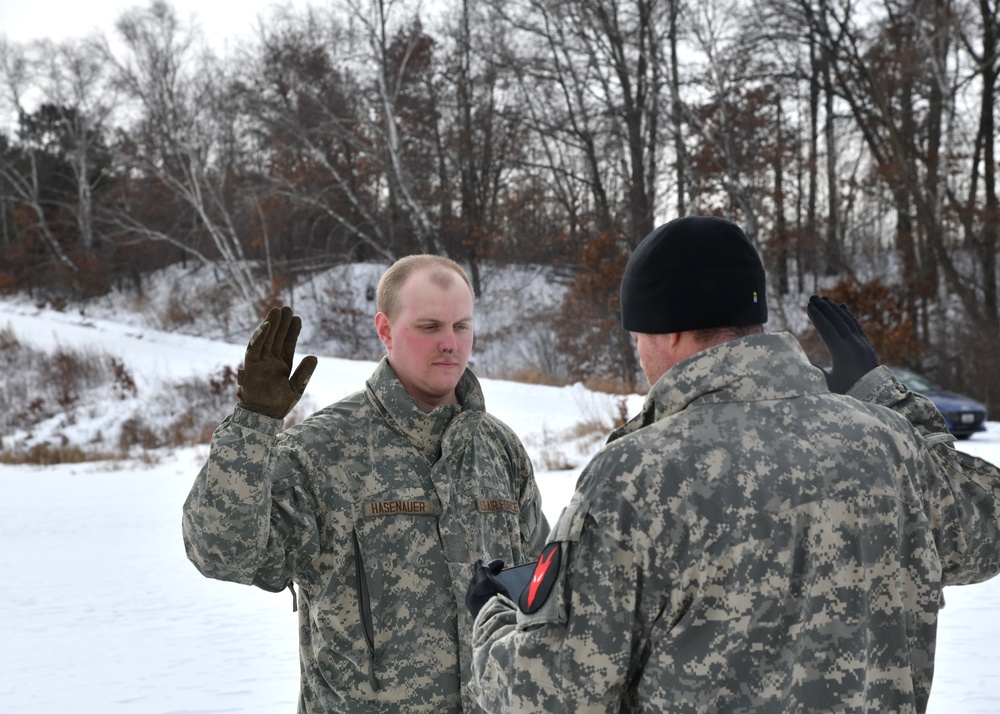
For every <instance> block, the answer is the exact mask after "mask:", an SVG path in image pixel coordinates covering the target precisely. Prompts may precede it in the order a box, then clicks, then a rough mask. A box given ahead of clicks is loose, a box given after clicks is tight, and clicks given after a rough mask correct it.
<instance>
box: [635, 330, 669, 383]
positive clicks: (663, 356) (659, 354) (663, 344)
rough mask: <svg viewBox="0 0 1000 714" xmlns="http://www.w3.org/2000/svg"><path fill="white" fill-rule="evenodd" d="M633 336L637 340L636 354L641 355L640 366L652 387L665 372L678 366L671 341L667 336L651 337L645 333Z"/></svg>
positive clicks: (637, 333) (636, 333)
mask: <svg viewBox="0 0 1000 714" xmlns="http://www.w3.org/2000/svg"><path fill="white" fill-rule="evenodd" d="M631 334H632V339H634V340H635V348H636V352H637V353H638V354H639V366H640V367H642V373H643V374H645V375H646V381H647V382H649V386H651V387H652V386H653V385H654V384H656V380H658V379H659V378H660V377H662V376H663V373H664V372H666V371H667V370H668V369H670V368H671V367H673V366H674V365H675V364H677V360H676V359H674V356H673V352H672V351H671V349H670V344H669V342H670V341H669V340H668V339H667V335H651V334H648V333H645V332H633V333H631Z"/></svg>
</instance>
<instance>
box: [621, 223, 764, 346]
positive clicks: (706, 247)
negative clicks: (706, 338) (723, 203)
mask: <svg viewBox="0 0 1000 714" xmlns="http://www.w3.org/2000/svg"><path fill="white" fill-rule="evenodd" d="M764 285H765V277H764V266H763V265H762V264H761V262H760V256H759V255H758V254H757V250H756V249H755V248H754V247H753V243H751V242H750V239H749V238H747V235H746V233H744V232H743V230H742V229H741V228H740V227H739V226H737V225H736V224H735V223H733V222H731V221H727V220H726V219H724V218H717V217H715V216H686V217H684V218H675V219H674V220H672V221H670V222H669V223H666V224H664V225H662V226H660V227H659V228H657V229H656V230H655V231H653V232H652V233H650V234H649V235H648V236H646V237H645V238H644V239H643V240H642V242H641V243H639V245H638V246H637V247H636V249H635V251H633V253H632V257H631V258H629V261H628V265H627V266H626V267H625V274H624V275H623V276H622V287H621V302H622V308H621V309H622V327H624V328H625V329H626V330H628V331H629V332H644V333H647V334H664V333H668V332H685V331H687V330H702V329H708V328H713V327H743V326H746V325H763V324H764V323H765V322H767V301H766V299H765V289H764Z"/></svg>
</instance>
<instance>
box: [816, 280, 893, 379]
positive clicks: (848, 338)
mask: <svg viewBox="0 0 1000 714" xmlns="http://www.w3.org/2000/svg"><path fill="white" fill-rule="evenodd" d="M806 312H807V313H808V314H809V319H810V320H812V323H813V324H814V325H815V326H816V330H817V331H818V332H819V335H820V337H822V338H823V342H825V343H826V347H827V349H828V350H830V359H831V360H832V361H833V367H832V369H831V370H830V371H829V372H827V373H826V384H827V386H828V387H829V388H830V391H831V392H836V393H837V394H847V390H849V389H850V388H851V387H853V386H854V385H855V383H857V381H858V380H859V379H861V378H862V377H863V376H865V375H866V374H868V372H870V371H871V370H873V369H875V368H876V367H878V356H877V355H876V354H875V348H874V347H872V343H871V342H869V341H868V337H867V336H866V335H865V331H864V330H863V329H862V328H861V324H860V323H859V322H858V321H857V320H856V319H855V317H854V315H852V314H851V311H850V310H848V309H847V306H846V305H837V304H836V303H835V302H833V300H831V299H830V298H827V297H819V296H818V295H813V296H812V297H811V298H809V306H808V307H807V308H806Z"/></svg>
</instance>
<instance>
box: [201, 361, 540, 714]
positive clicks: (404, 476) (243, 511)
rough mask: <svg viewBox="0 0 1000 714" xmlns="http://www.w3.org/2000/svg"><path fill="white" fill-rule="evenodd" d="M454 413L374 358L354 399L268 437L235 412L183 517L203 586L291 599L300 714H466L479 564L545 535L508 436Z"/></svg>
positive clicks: (531, 554)
mask: <svg viewBox="0 0 1000 714" xmlns="http://www.w3.org/2000/svg"><path fill="white" fill-rule="evenodd" d="M457 391H458V395H459V401H460V402H461V403H462V406H461V407H459V406H451V405H442V406H439V407H437V408H436V409H434V410H433V411H432V412H431V413H430V414H424V413H423V412H421V411H420V410H419V409H418V408H417V407H416V404H415V403H414V401H413V400H412V399H411V398H410V397H409V395H408V394H407V393H406V392H405V390H404V389H403V386H402V384H400V382H399V380H398V379H397V378H396V376H395V374H394V373H393V371H392V369H391V367H389V364H388V362H387V361H386V360H384V359H383V361H382V362H381V364H380V365H379V366H378V367H377V369H376V370H375V373H374V374H373V376H372V377H371V378H370V379H369V380H368V383H367V385H366V389H365V390H363V391H361V392H358V393H356V394H354V395H351V396H349V397H347V398H345V399H343V400H342V401H340V402H337V403H336V404H333V405H331V406H329V407H326V408H325V409H322V410H320V411H318V412H316V413H315V414H313V415H312V416H310V417H309V418H308V419H306V420H305V421H303V422H302V423H301V424H298V425H296V426H293V427H291V428H290V429H288V430H287V431H285V432H283V433H280V434H278V433H277V431H278V428H279V426H280V422H279V421H277V420H275V419H269V418H266V417H262V416H261V415H259V414H256V413H253V412H250V411H247V410H245V409H242V408H237V409H236V410H235V412H234V413H233V414H232V415H231V416H229V417H227V419H226V420H225V421H224V422H223V423H222V424H221V425H220V426H219V428H218V429H217V430H216V432H215V434H214V435H213V438H212V444H211V452H210V455H209V458H208V461H207V463H206V464H205V466H204V467H203V468H202V470H201V472H200V473H199V474H198V477H197V479H196V481H195V483H194V486H193V488H192V490H191V492H190V494H189V496H188V498H187V501H186V502H185V504H184V520H183V529H184V542H185V546H186V548H187V552H188V557H189V558H190V559H191V560H192V561H193V562H194V564H195V565H196V566H197V567H198V569H199V570H200V571H201V572H202V573H203V574H204V575H206V576H208V577H211V578H218V579H220V580H231V581H234V582H238V583H244V584H251V583H252V584H255V585H258V586H259V587H262V588H264V589H266V590H271V591H279V590H282V589H284V588H286V587H287V586H288V584H289V583H290V582H294V583H295V584H296V585H297V586H298V602H299V626H300V633H299V640H300V664H301V668H302V684H301V687H302V688H301V697H300V702H299V711H300V712H303V713H305V712H308V713H313V712H317V713H318V712H323V713H329V712H376V711H378V712H395V711H401V712H434V713H435V714H438V713H440V712H459V711H466V712H469V711H476V710H477V707H476V706H475V703H474V701H473V700H472V698H471V696H470V695H469V694H468V691H467V689H466V690H463V686H462V685H463V683H464V682H467V681H468V674H469V665H470V656H471V650H470V641H471V624H472V623H471V617H470V615H469V612H468V610H467V609H466V607H465V602H464V598H465V590H466V586H467V585H468V581H469V577H470V574H471V564H472V563H473V562H475V561H476V559H478V558H484V559H488V558H502V559H503V560H505V561H506V562H508V563H511V564H513V563H523V562H526V561H528V560H531V559H533V558H535V557H537V555H538V552H539V550H540V549H541V546H542V544H543V543H544V542H545V539H546V536H547V535H548V531H549V527H548V523H547V522H546V520H545V517H544V515H543V514H542V510H541V500H540V498H539V494H538V490H537V487H536V485H535V480H534V476H533V473H532V469H531V464H530V462H529V460H528V457H527V454H526V453H525V451H524V448H523V446H522V444H521V443H520V441H519V440H518V439H517V437H516V436H515V435H514V433H513V432H512V431H511V430H510V429H509V428H508V427H507V426H506V425H505V424H503V423H502V422H500V421H499V420H498V419H496V418H494V417H493V416H491V415H489V414H487V413H486V412H485V411H484V400H483V394H482V390H481V388H480V386H479V382H478V381H477V380H476V378H475V377H474V376H473V374H472V373H471V372H470V371H466V373H465V375H464V376H463V377H462V379H461V381H460V382H459V385H458V389H457Z"/></svg>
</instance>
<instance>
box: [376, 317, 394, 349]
mask: <svg viewBox="0 0 1000 714" xmlns="http://www.w3.org/2000/svg"><path fill="white" fill-rule="evenodd" d="M375 331H376V332H378V338H379V339H380V340H382V344H383V345H385V348H386V349H387V350H391V349H392V325H391V324H389V318H388V316H386V314H385V313H384V312H380V313H378V314H376V315H375Z"/></svg>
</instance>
